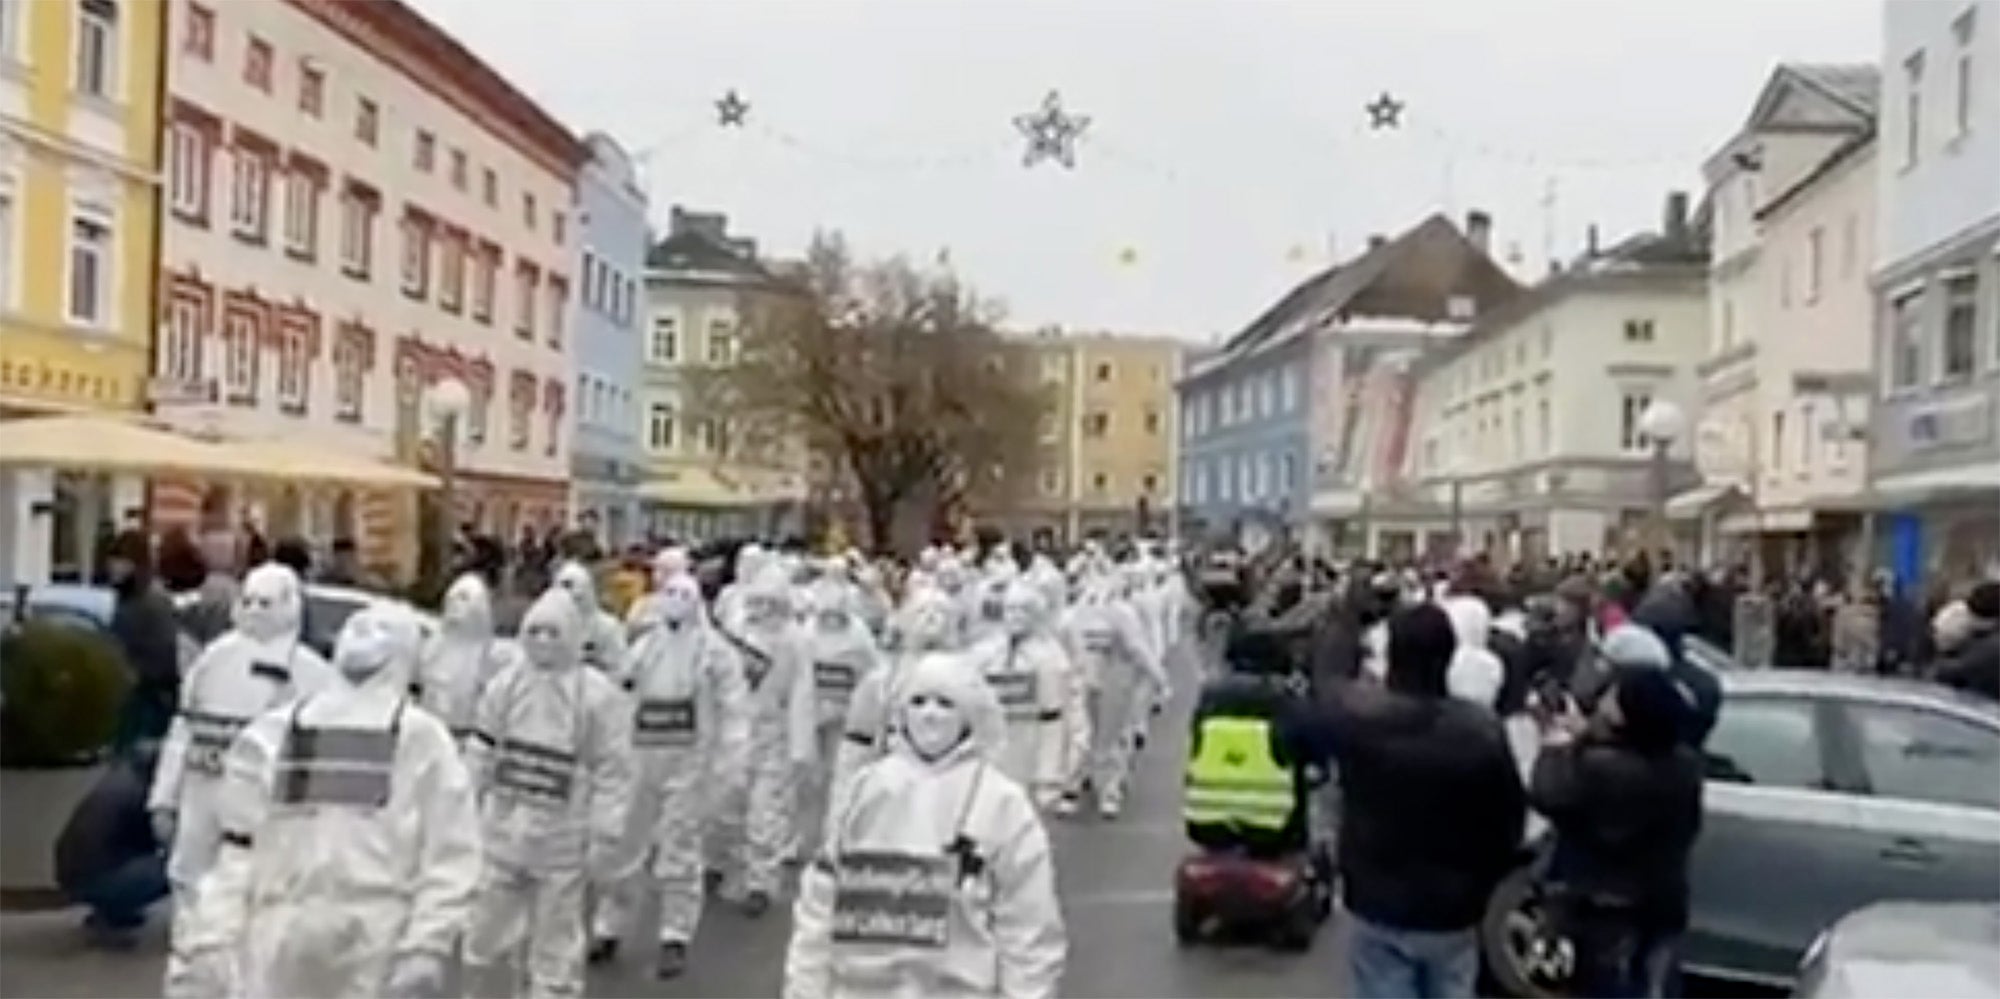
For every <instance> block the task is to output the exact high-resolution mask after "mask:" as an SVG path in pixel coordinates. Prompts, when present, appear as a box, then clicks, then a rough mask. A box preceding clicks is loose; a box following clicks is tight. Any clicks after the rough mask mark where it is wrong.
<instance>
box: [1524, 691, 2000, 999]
mask: <svg viewBox="0 0 2000 999" xmlns="http://www.w3.org/2000/svg"><path fill="white" fill-rule="evenodd" d="M1715 675H1716V676H1717V677H1718V678H1719V679H1720V680H1721V683H1722V688H1723V700H1722V708H1721V713H1720V715H1719V717H1718V719H1717V722H1716V727H1715V730H1714V732H1713V733H1712V734H1711V735H1710V736H1709V739H1708V744H1707V746H1706V756H1707V761H1706V762H1707V768H1708V780H1707V784H1706V787H1705V788H1704V795H1703V797H1704V807H1703V815H1702V828H1701V835H1700V838H1699V839H1697V840H1696V842H1695V847H1694V854H1693V856H1692V858H1691V859H1690V863H1689V882H1690V892H1689V922H1688V930H1687V935H1686V937H1685V939H1684V942H1683V950H1682V964H1683V967H1685V968H1686V969H1687V970H1688V971H1690V972H1694V973H1698V974H1702V975H1706V976H1711V977H1717V978H1726V979H1733V980H1740V981H1748V982H1757V983H1761V984H1770V985H1788V984H1790V983H1791V982H1792V980H1793V978H1794V976H1795V974H1796V970H1797V968H1798V966H1799V961H1800V958H1801V956H1803V955H1804V954H1805V953H1806V950H1807V948H1808V947H1809V946H1810V945H1811V944H1812V942H1813V940H1814V939H1815V938H1816V937H1818V936H1819V934H1820V932H1821V931H1822V930H1824V929H1826V928H1827V927H1828V926H1831V925H1833V924H1834V923H1835V922H1836V921H1837V920H1839V919H1840V918H1841V917H1843V916H1845V915H1847V914H1848V913H1850V912H1853V911H1855V910H1857V909H1861V908H1863V907H1865V906H1867V905H1869V904H1870V903H1874V902H1878V901H1885V900H1910V901H1927V902H1930V901H1936V902H1955V901H2000V704H1995V703H1993V702H1991V701H1986V700H1981V699H1976V698H1972V697H1969V696H1965V695H1961V694H1959V693H1958V692H1956V691H1953V690H1949V689H1946V688H1943V687H1939V686H1935V685H1932V684H1926V683H1918V682H1915V681H1906V680H1894V679H1886V678H1881V677H1873V676H1857V675H1848V674H1836V673H1828V672H1823V671H1804V670H1748V671H1745V670H1733V669H1721V670H1716V671H1715ZM1543 856H1545V853H1544V855H1543ZM1539 873H1540V868H1539V864H1530V865H1525V866H1524V867H1523V869H1522V870H1521V871H1519V872H1517V873H1516V875H1515V876H1514V877H1512V878H1510V879H1508V881H1507V882H1506V883H1504V884H1502V886H1501V887H1500V889H1499V890H1498V891H1497V892H1496V893H1495V898H1494V902H1493V907H1492V910H1491V912H1490V913H1489V916H1488V920H1487V926H1486V927H1485V937H1486V958H1487V964H1488V968H1489V970H1490V971H1491V972H1492V974H1493V977H1494V979H1495V981H1496V982H1497V984H1499V985H1500V986H1501V987H1502V988H1503V989H1505V990H1507V991H1509V992H1512V993H1514V994H1520V995H1537V994H1552V993H1558V992H1560V991H1562V988H1563V986H1564V985H1565V984H1566V979H1567V975H1568V973H1569V971H1570V969H1571V968H1572V967H1573V961H1574V952H1573V951H1572V950H1571V948H1570V947H1569V946H1568V944H1567V942H1566V941H1564V940H1562V939H1560V935H1559V933H1558V931H1557V929H1556V927H1554V926H1553V925H1552V923H1551V920H1550V919H1549V918H1548V915H1547V907H1546V904H1545V900H1544V899H1543V898H1542V897H1541V895H1540V890H1539V887H1538V885H1537V883H1536V882H1537V879H1538V877H1539Z"/></svg>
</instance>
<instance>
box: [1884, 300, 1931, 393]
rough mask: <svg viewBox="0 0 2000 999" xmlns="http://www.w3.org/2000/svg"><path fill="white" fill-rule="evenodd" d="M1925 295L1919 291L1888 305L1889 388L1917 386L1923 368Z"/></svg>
mask: <svg viewBox="0 0 2000 999" xmlns="http://www.w3.org/2000/svg"><path fill="white" fill-rule="evenodd" d="M1923 307H1924V293H1923V289H1921V288H1919V289H1917V290H1915V291H1910V292H1907V293H1905V294H1904V295H1902V296H1901V297H1900V298H1897V299H1895V300H1893V301H1892V302H1890V303H1889V337H1890V339H1889V388H1891V389H1905V388H1909V387H1911V386H1913V385H1915V384H1916V383H1917V372H1918V371H1919V370H1921V368H1922V365H1923V356H1924V355H1923Z"/></svg>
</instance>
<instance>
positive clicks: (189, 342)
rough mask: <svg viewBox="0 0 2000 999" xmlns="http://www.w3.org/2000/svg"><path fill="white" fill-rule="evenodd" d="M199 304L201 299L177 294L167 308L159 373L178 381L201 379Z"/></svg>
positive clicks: (188, 384) (201, 332)
mask: <svg viewBox="0 0 2000 999" xmlns="http://www.w3.org/2000/svg"><path fill="white" fill-rule="evenodd" d="M201 320H202V307H201V303H200V302H196V301H193V300H191V299H187V298H176V299H174V301H173V305H171V306H169V307H168V309H167V343H166V349H165V350H163V351H161V352H160V374H162V375H165V376H166V377H167V378H168V379H170V380H172V381H174V382H177V383H179V384H181V385H187V386H193V385H198V384H200V382H201V368H202V364H201V348H202V340H203V336H202V334H203V333H204V332H206V331H204V330H203V329H202V322H201Z"/></svg>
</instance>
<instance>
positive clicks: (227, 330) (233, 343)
mask: <svg viewBox="0 0 2000 999" xmlns="http://www.w3.org/2000/svg"><path fill="white" fill-rule="evenodd" d="M257 340H258V337H257V317H256V316H255V315H254V314H252V313H249V312H239V311H235V310H230V311H228V312H225V313H224V314H223V317H222V346H223V366H222V376H223V388H224V390H225V391H226V392H227V393H228V396H229V401H230V402H234V403H250V404H253V405H254V404H255V403H256V402H257Z"/></svg>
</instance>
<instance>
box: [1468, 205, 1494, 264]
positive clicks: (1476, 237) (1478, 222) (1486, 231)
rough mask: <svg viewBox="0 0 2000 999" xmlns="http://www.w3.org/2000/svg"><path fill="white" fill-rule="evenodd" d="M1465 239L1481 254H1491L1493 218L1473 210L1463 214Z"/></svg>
mask: <svg viewBox="0 0 2000 999" xmlns="http://www.w3.org/2000/svg"><path fill="white" fill-rule="evenodd" d="M1465 238H1466V239H1468V240H1471V241H1472V245H1474V246H1476V247H1479V252H1481V253H1492V252H1493V216H1491V215H1488V214H1486V213H1485V212H1482V211H1480V210H1479V209H1477V208H1475V209H1473V210H1472V211H1469V212H1466V213H1465Z"/></svg>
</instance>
